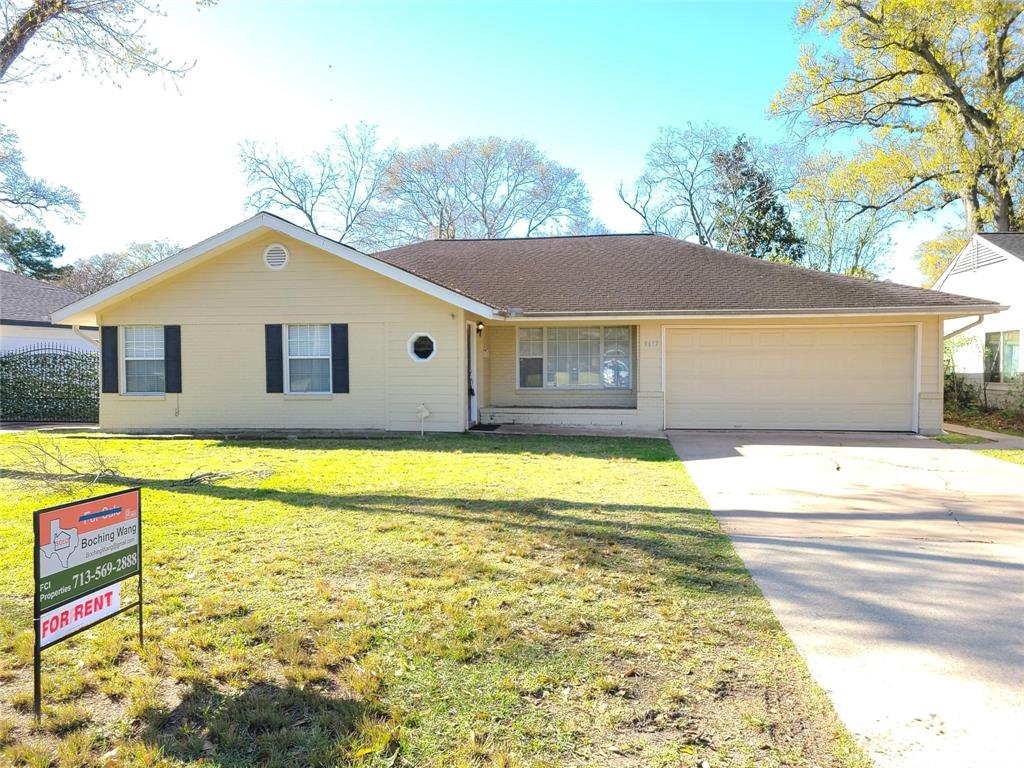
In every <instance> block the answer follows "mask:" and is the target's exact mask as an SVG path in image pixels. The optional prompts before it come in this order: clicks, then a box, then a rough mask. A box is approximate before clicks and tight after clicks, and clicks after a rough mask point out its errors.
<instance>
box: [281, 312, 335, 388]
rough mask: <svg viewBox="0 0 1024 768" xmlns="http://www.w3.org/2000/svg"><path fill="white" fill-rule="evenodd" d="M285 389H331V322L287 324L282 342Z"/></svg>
mask: <svg viewBox="0 0 1024 768" xmlns="http://www.w3.org/2000/svg"><path fill="white" fill-rule="evenodd" d="M285 344H286V347H287V354H286V356H285V357H286V359H287V361H288V377H287V378H288V392H291V393H305V394H310V393H314V394H324V393H328V392H330V391H331V326H329V325H289V326H288V336H287V340H286V342H285Z"/></svg>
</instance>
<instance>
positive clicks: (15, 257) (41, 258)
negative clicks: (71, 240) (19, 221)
mask: <svg viewBox="0 0 1024 768" xmlns="http://www.w3.org/2000/svg"><path fill="white" fill-rule="evenodd" d="M63 255H64V246H63V245H61V244H60V243H58V242H57V241H56V240H54V239H53V233H51V232H45V231H42V230H38V229H33V228H31V227H18V226H16V225H15V224H12V223H11V222H10V221H8V220H7V219H5V218H3V217H0V262H2V263H3V264H5V265H6V266H8V267H10V268H11V271H13V272H17V273H18V274H19V275H25V276H26V277H34V278H36V279H37V280H53V279H54V278H57V277H59V276H61V275H62V274H64V273H65V272H67V269H68V268H67V267H58V266H56V265H55V264H54V263H53V262H54V261H56V260H57V259H59V258H60V257H61V256H63Z"/></svg>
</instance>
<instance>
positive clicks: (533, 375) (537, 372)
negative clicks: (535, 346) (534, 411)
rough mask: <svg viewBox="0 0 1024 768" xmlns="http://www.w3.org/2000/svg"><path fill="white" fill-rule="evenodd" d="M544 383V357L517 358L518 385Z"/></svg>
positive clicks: (541, 384) (538, 385) (538, 384)
mask: <svg viewBox="0 0 1024 768" xmlns="http://www.w3.org/2000/svg"><path fill="white" fill-rule="evenodd" d="M543 385H544V359H543V358H541V357H521V358H519V386H520V387H540V386H543Z"/></svg>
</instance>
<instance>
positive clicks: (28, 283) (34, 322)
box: [0, 269, 99, 354]
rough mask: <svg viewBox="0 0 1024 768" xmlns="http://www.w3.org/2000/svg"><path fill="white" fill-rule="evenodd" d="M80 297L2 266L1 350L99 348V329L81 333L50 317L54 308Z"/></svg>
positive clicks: (0, 295) (86, 330)
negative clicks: (4, 268)
mask: <svg viewBox="0 0 1024 768" xmlns="http://www.w3.org/2000/svg"><path fill="white" fill-rule="evenodd" d="M80 298H82V297H81V296H80V295H79V294H77V293H75V292H74V291H69V290H68V289H66V288H61V287H59V286H56V285H53V284H52V283H46V282H43V281H42V280H33V279H32V278H31V277H25V276H24V275H19V274H16V273H14V272H8V271H6V270H2V269H0V354H2V353H4V352H12V351H14V350H17V349H24V348H26V347H37V346H39V345H42V344H45V345H56V346H60V347H63V348H65V349H71V350H75V351H82V352H95V351H96V343H97V342H96V339H97V338H98V330H99V329H97V328H95V327H91V328H90V327H83V328H79V331H81V334H79V333H76V332H75V331H74V329H73V328H72V327H71V326H70V325H55V324H54V323H53V322H51V321H50V313H51V312H53V311H54V310H56V309H60V308H61V307H63V306H65V305H67V304H70V303H71V302H73V301H77V300H78V299H80ZM90 339H91V341H90Z"/></svg>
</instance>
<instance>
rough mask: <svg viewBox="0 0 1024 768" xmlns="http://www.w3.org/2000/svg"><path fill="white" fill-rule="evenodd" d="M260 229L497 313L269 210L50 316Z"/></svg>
mask: <svg viewBox="0 0 1024 768" xmlns="http://www.w3.org/2000/svg"><path fill="white" fill-rule="evenodd" d="M261 229H269V230H272V231H274V232H278V233H280V234H282V235H286V236H287V237H291V238H293V239H295V240H298V241H300V242H303V243H306V244H307V245H310V246H313V247H314V248H319V249H320V250H323V251H327V252H328V253H330V254H332V255H334V256H338V257H340V258H342V259H345V260H346V261H349V262H351V263H353V264H356V265H357V266H361V267H363V268H365V269H368V270H370V271H371V272H376V273H377V274H379V275H383V276H384V277H388V278H391V279H392V280H395V281H396V282H399V283H402V284H403V285H407V286H409V287H410V288H413V289H415V290H418V291H420V292H422V293H426V294H428V295H430V296H433V297H434V298H437V299H440V300H442V301H445V302H447V303H449V304H453V305H455V306H457V307H461V308H462V309H465V310H468V311H470V312H475V313H476V314H478V315H482V316H484V317H487V318H492V317H493V316H494V308H493V307H490V306H487V305H486V304H482V303H480V302H478V301H474V300H473V299H470V298H468V297H466V296H463V295H462V294H460V293H456V292H455V291H452V290H449V289H448V288H443V287H441V286H439V285H437V284H436V283H432V282H430V281H429V280H424V279H423V278H421V277H417V276H416V275H413V274H411V273H409V272H406V271H404V270H401V269H399V268H398V267H393V266H391V265H390V264H387V263H385V262H383V261H380V260H379V259H375V258H373V257H372V256H367V255H366V254H364V253H360V252H359V251H357V250H355V249H354V248H351V247H349V246H347V245H343V244H341V243H337V242H335V241H333V240H330V239H328V238H326V237H324V236H323V235H317V234H314V233H313V232H310V231H308V230H306V229H303V228H302V227H300V226H298V225H296V224H292V223H291V222H288V221H285V220H284V219H279V218H277V217H276V216H270V215H268V214H266V213H258V214H256V215H255V216H253V217H251V218H249V219H246V220H245V221H243V222H241V223H239V224H236V225H235V226H233V227H230V228H228V229H225V230H224V231H223V232H220V233H218V234H216V235H214V236H212V237H209V238H207V239H206V240H203V241H202V242H200V243H197V244H196V245H193V246H191V247H189V248H185V249H184V250H182V251H179V252H178V253H176V254H175V255H174V256H171V257H169V258H167V259H164V260H162V261H159V262H157V263H156V264H153V265H152V266H149V267H146V268H145V269H143V270H140V271H139V272H136V273H135V274H134V275H130V276H129V277H126V278H124V279H123V280H119V281H117V282H116V283H114V284H113V285H109V286H107V287H106V288H103V289H102V290H100V291H97V292H96V293H94V294H92V295H90V296H86V297H85V298H83V299H79V300H78V301H76V302H73V303H71V304H68V305H67V306H66V307H62V308H61V309H59V310H57V311H56V312H53V313H52V314H51V318H52V319H53V320H54V322H57V321H61V320H67V319H68V318H72V317H74V316H76V315H79V314H81V313H83V312H95V311H96V310H97V309H98V308H100V307H102V306H104V305H106V304H108V303H110V302H111V301H112V300H114V299H116V298H118V297H122V296H124V295H125V294H130V293H131V292H133V291H135V290H137V289H140V288H142V287H143V286H144V285H148V284H150V283H151V282H152V281H153V280H155V279H157V278H159V277H164V276H169V274H170V273H173V272H174V271H176V270H177V269H178V268H179V267H182V266H184V265H186V264H187V263H189V262H192V261H194V260H195V259H198V258H200V257H202V256H205V255H208V254H211V253H212V252H213V251H215V250H216V249H218V248H221V247H223V246H225V245H228V244H229V243H232V242H234V241H236V240H238V239H240V238H243V237H246V236H247V235H252V234H254V233H256V232H258V231H259V230H261Z"/></svg>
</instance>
